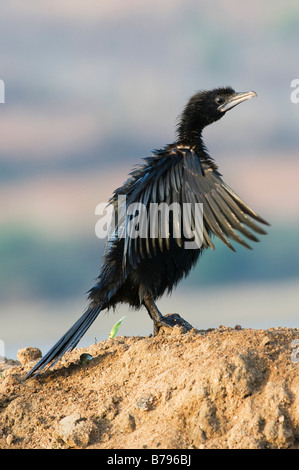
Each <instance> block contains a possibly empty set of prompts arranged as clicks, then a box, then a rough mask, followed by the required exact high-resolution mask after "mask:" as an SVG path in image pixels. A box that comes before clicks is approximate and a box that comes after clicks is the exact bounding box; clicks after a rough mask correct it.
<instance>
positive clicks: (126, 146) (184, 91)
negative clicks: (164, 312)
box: [0, 0, 299, 354]
mask: <svg viewBox="0 0 299 470" xmlns="http://www.w3.org/2000/svg"><path fill="white" fill-rule="evenodd" d="M298 26H299V4H298V2H296V1H295V0H294V1H293V0H287V1H284V2H283V1H282V0H279V1H277V2H275V3H273V2H271V1H270V0H265V1H264V2H258V1H257V0H253V1H252V2H251V3H250V6H248V7H246V14H244V5H243V4H241V3H236V2H233V1H232V0H226V1H224V0H216V1H215V2H213V3H211V2H200V4H199V3H198V2H197V1H195V0H186V1H184V2H181V1H179V0H175V1H174V0H166V1H164V2H163V3H162V4H161V2H159V3H158V1H157V0H152V1H151V2H149V1H144V2H138V1H137V0H128V1H127V2H125V3H124V2H122V1H121V0H114V1H112V2H108V1H106V0H104V1H102V2H97V1H95V0H87V1H86V2H84V3H82V2H79V1H77V0H72V1H70V0H67V1H64V2H59V1H58V0H53V1H52V2H51V6H49V5H46V4H43V3H36V2H35V1H34V0H28V1H27V2H26V4H24V2H22V1H21V0H15V1H14V2H6V4H5V5H3V6H2V7H1V18H0V44H1V48H0V64H1V67H0V79H2V80H3V81H4V83H5V101H6V102H5V104H1V105H0V224H1V231H0V261H1V264H0V266H1V267H0V280H1V283H0V309H1V333H0V337H1V338H3V339H4V341H5V344H6V347H7V348H8V349H9V348H10V349H9V350H10V351H12V354H13V351H14V349H15V345H14V344H15V343H14V342H15V336H17V333H16V332H15V331H14V324H15V322H16V318H18V320H17V321H18V322H19V321H20V323H18V325H19V328H20V329H21V331H22V329H23V328H24V329H23V331H24V333H23V334H29V333H28V331H27V330H26V333H25V324H26V328H27V325H28V328H29V325H30V324H31V325H33V326H32V327H31V333H30V334H32V341H36V342H38V341H39V338H40V335H41V330H40V327H42V325H43V327H44V333H46V332H47V327H48V326H47V325H49V318H52V319H53V323H54V324H56V325H57V333H55V332H53V336H54V337H56V335H57V334H60V333H62V332H63V331H61V330H60V329H59V325H61V321H62V320H61V319H59V321H58V313H56V312H57V310H56V306H55V308H53V305H51V302H61V305H65V304H63V302H67V301H70V302H71V305H72V308H71V309H70V310H72V309H73V310H75V311H74V313H73V316H71V315H70V317H69V318H70V322H72V320H71V318H73V319H74V318H75V317H77V316H79V314H80V313H81V309H82V308H83V304H84V302H85V298H86V296H85V292H86V291H87V290H88V289H89V288H90V287H91V286H92V285H93V282H94V279H95V278H96V276H97V275H98V271H99V266H100V263H101V256H102V249H103V241H102V240H98V239H97V238H96V237H95V233H94V226H95V223H96V221H97V217H96V216H95V213H94V211H95V207H96V205H97V204H98V203H100V202H104V201H107V199H108V198H109V196H110V194H111V193H112V191H113V190H114V189H115V188H116V187H117V186H119V185H120V184H122V182H123V181H124V180H125V179H126V178H127V174H128V173H129V171H131V169H132V166H133V165H134V164H136V163H139V162H140V161H141V159H142V158H143V157H146V156H148V155H149V153H150V151H151V149H154V148H159V147H161V146H164V145H165V144H167V143H170V142H172V141H173V140H174V134H175V127H176V123H177V117H178V115H179V114H180V112H181V111H182V107H183V106H184V104H185V102H186V100H187V99H188V98H189V96H190V95H192V94H193V92H194V91H196V90H198V89H200V88H211V87H214V86H219V85H226V84H230V85H231V86H233V87H234V88H235V89H236V90H238V91H245V90H255V91H256V92H257V95H258V97H257V99H255V100H252V101H250V102H248V103H246V104H243V105H242V106H240V107H238V108H236V109H235V110H233V111H232V113H228V114H227V116H226V117H225V118H224V119H223V120H221V121H220V122H219V123H216V124H215V125H214V126H212V127H210V128H208V129H206V131H205V134H204V138H205V142H206V144H207V147H208V149H209V152H210V154H211V155H212V156H213V157H214V158H215V159H216V161H217V163H218V164H219V166H220V171H221V172H222V173H223V175H224V178H225V181H227V183H228V184H229V185H230V186H232V187H233V188H234V189H235V190H236V191H237V192H238V193H239V194H240V195H241V196H242V197H243V198H244V199H245V200H246V201H247V202H248V203H249V205H251V206H252V207H253V208H254V209H255V210H256V211H257V212H258V213H260V214H261V215H262V216H263V217H264V218H266V219H267V220H269V222H270V223H271V228H269V230H268V232H269V233H268V235H267V236H266V237H262V239H261V243H260V244H258V245H256V246H254V251H253V252H247V251H246V250H244V249H243V248H242V247H241V248H239V249H238V252H237V254H233V253H231V252H230V251H229V250H228V249H227V248H226V247H224V246H222V245H221V244H220V243H217V246H216V251H215V252H207V253H205V255H204V256H203V257H202V259H201V262H200V263H199V265H198V266H197V267H196V269H195V270H194V272H193V273H192V274H191V276H190V277H189V278H188V279H187V280H186V281H184V282H183V284H182V286H181V287H180V288H179V291H178V292H179V294H178V295H179V297H178V298H184V292H185V291H184V289H188V292H189V290H190V291H192V292H193V293H195V294H196V293H197V292H198V286H206V288H207V289H208V288H211V287H213V286H216V289H217V292H222V291H221V289H222V288H223V287H224V286H226V288H227V289H228V291H229V292H231V298H233V297H234V296H237V295H238V298H237V297H236V303H237V304H240V303H242V302H244V301H245V302H248V299H244V292H246V286H249V285H250V286H251V287H250V292H254V289H253V286H254V285H255V286H256V288H257V289H258V286H259V285H261V284H263V285H264V283H267V285H268V286H271V285H272V284H271V283H273V289H274V290H275V292H276V293H278V292H281V298H283V299H284V296H285V295H286V291H285V288H284V286H285V283H286V282H287V283H290V285H293V283H294V282H295V283H296V282H297V280H298V279H299V272H298V265H299V263H298V261H299V259H298V258H299V255H298V250H297V249H296V246H297V245H296V242H297V241H298V232H299V211H298V208H299V186H298V174H299V160H298V144H299V137H298V119H299V105H296V104H293V103H292V102H291V100H290V94H291V91H292V89H291V88H290V83H291V81H292V80H293V79H294V78H297V77H298V66H297V61H296V60H295V58H296V57H297V52H298V51H297V49H298V40H299V27H298ZM279 283H281V286H283V287H281V291H280V287H279V285H280V284H279ZM236 284H237V285H238V286H242V287H240V289H241V290H238V289H237V290H236V288H235V286H236ZM244 286H245V287H244ZM243 289H245V291H244V290H243ZM248 289H249V287H248ZM251 289H253V290H251ZM270 290H271V289H270ZM237 291H238V294H237V293H236V292H237ZM264 292H268V290H267V289H265V290H264ZM267 295H268V294H267ZM180 296H181V297H180ZM251 297H254V294H252V295H251ZM75 299H82V304H81V301H78V303H76V304H75V306H74V304H73V303H72V302H75ZM200 299H202V301H203V302H204V291H202V290H201V291H200V292H198V301H199V302H200ZM268 300H269V302H270V300H271V299H270V298H269V296H268V297H267V301H268ZM297 300H298V299H297V298H296V295H294V296H292V295H291V296H290V295H288V296H287V297H285V300H284V303H285V305H287V306H288V308H289V310H288V311H289V312H290V316H284V317H281V320H279V319H278V320H277V321H280V323H281V325H286V326H294V324H295V321H296V318H298V310H297V305H298V302H297ZM40 302H45V303H47V305H48V306H47V308H43V309H41V311H40V315H41V316H42V317H43V315H44V317H43V318H44V321H42V319H41V325H40V326H39V328H38V327H37V325H36V324H35V323H34V322H35V321H36V316H35V314H34V315H33V313H32V315H33V316H31V313H30V312H36V311H37V310H38V308H37V306H38V305H40ZM190 302H191V301H190ZM263 302H264V300H263ZM275 302H277V299H276V300H275ZM176 304H177V302H176V301H175V302H173V303H171V299H168V298H166V300H164V299H163V302H162V305H163V308H165V309H169V308H173V305H176ZM20 305H23V316H22V313H21V312H20ZM55 305H56V304H55ZM264 305H265V304H264ZM209 308H210V311H209V318H210V321H211V322H213V321H216V318H217V321H218V316H217V315H218V312H216V311H213V306H212V304H211V305H210V307H209ZM253 308H254V307H253V306H252V309H253ZM272 308H275V305H274V300H273V302H272V304H271V303H269V304H268V303H267V312H268V313H265V315H266V316H267V314H269V315H270V312H271V310H272ZM190 309H191V304H190ZM261 309H262V307H261ZM66 310H67V309H66ZM232 310H233V307H229V311H227V315H225V316H224V318H223V322H225V321H228V322H230V321H233V320H231V316H230V315H231V314H232V315H233V311H232ZM8 311H9V312H10V313H9V314H8V313H7V312H8ZM181 313H184V312H181ZM60 314H61V313H60ZM19 315H20V317H19ZM139 317H140V318H141V317H146V315H145V314H144V313H142V314H140V315H139ZM139 317H138V318H139ZM19 318H20V320H19ZM132 318H135V317H132ZM269 318H271V316H269ZM55 319H56V320H55ZM113 321H114V320H113V319H110V324H111V323H112V322H113ZM220 321H221V320H220ZM244 321H245V322H248V325H250V321H251V317H250V315H249V316H248V318H244ZM254 321H256V320H254ZM254 321H253V323H252V324H251V326H252V327H254V326H255V325H256V323H254ZM269 321H271V320H270V319H269ZM144 322H145V323H144V324H145V325H147V326H146V327H145V328H146V334H148V333H149V332H150V331H151V326H148V325H150V324H149V323H146V322H147V319H145V318H144ZM200 322H201V318H198V324H197V325H196V326H197V327H200ZM240 323H242V319H240ZM216 326H217V325H216ZM267 326H268V327H269V326H271V324H268V325H267ZM147 328H149V330H147ZM100 329H101V327H99V330H100ZM51 331H52V330H51ZM58 332H59V333H58ZM140 333H141V332H139V334H140ZM51 334H52V333H51ZM136 334H138V333H136ZM99 335H100V334H99ZM89 339H90V337H89ZM18 341H20V340H19V339H18ZM49 341H50V339H49ZM51 341H52V337H51ZM24 344H26V345H28V339H27V338H24ZM36 345H38V346H40V347H43V345H44V343H42V344H36ZM19 346H21V344H20V345H19Z"/></svg>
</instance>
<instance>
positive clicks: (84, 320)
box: [25, 305, 102, 380]
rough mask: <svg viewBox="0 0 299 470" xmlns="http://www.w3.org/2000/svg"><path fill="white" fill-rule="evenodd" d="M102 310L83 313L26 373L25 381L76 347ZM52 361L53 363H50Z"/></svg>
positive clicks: (90, 310)
mask: <svg viewBox="0 0 299 470" xmlns="http://www.w3.org/2000/svg"><path fill="white" fill-rule="evenodd" d="M101 310H102V305H99V306H97V307H89V308H88V309H87V310H86V312H85V313H83V315H82V316H81V317H80V318H79V320H77V321H76V323H74V325H73V326H72V327H71V328H70V329H69V330H68V331H67V332H66V333H65V334H64V335H63V336H62V337H61V338H60V339H59V341H57V343H56V344H54V346H53V347H52V348H51V349H50V351H48V352H47V354H45V355H44V356H43V357H42V358H41V359H40V360H39V361H38V362H37V363H36V364H35V366H34V367H33V368H32V369H31V370H30V372H28V374H27V375H26V377H25V380H26V379H28V378H29V377H32V376H33V375H38V374H39V373H40V372H41V371H42V370H43V369H44V367H46V366H47V365H48V364H50V363H51V365H50V367H52V366H53V365H54V364H55V363H56V362H57V361H58V359H60V358H61V357H62V356H63V354H64V353H65V352H66V351H71V350H72V349H74V348H75V347H76V345H77V344H78V342H79V341H80V339H81V338H82V336H83V335H84V334H85V332H86V331H87V330H88V328H89V327H90V326H91V324H92V323H93V322H94V321H95V319H96V318H97V316H98V314H99V313H100V311H101ZM52 361H54V362H52Z"/></svg>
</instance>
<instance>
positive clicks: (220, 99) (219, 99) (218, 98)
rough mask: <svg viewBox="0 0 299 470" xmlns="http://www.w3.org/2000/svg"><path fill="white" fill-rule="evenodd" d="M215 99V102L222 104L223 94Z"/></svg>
mask: <svg viewBox="0 0 299 470" xmlns="http://www.w3.org/2000/svg"><path fill="white" fill-rule="evenodd" d="M215 101H216V103H217V104H223V103H224V101H225V99H224V98H223V96H217V98H216V100H215Z"/></svg>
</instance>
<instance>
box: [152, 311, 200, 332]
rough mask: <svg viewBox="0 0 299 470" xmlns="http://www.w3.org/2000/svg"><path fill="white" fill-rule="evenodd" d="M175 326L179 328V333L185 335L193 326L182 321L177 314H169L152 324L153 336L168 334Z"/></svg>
mask: <svg viewBox="0 0 299 470" xmlns="http://www.w3.org/2000/svg"><path fill="white" fill-rule="evenodd" d="M175 326H179V327H180V330H181V333H187V331H190V330H192V329H193V326H192V325H190V323H188V322H187V321H186V320H184V318H182V317H181V316H180V315H179V314H178V313H169V314H167V315H163V316H162V317H161V319H159V321H155V322H154V335H155V336H156V335H158V334H169V330H170V329H172V328H174V327H175ZM165 330H166V331H165Z"/></svg>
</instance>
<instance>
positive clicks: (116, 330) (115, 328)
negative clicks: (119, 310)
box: [109, 317, 126, 339]
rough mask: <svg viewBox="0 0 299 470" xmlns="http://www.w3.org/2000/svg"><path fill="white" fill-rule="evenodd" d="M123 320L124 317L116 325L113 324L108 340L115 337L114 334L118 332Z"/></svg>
mask: <svg viewBox="0 0 299 470" xmlns="http://www.w3.org/2000/svg"><path fill="white" fill-rule="evenodd" d="M125 318H126V317H121V319H120V320H119V321H118V322H117V323H115V325H114V326H113V328H112V330H111V331H110V333H109V339H111V338H114V336H116V333H117V332H118V329H119V327H120V325H121V324H122V322H123V320H124V319H125Z"/></svg>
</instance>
